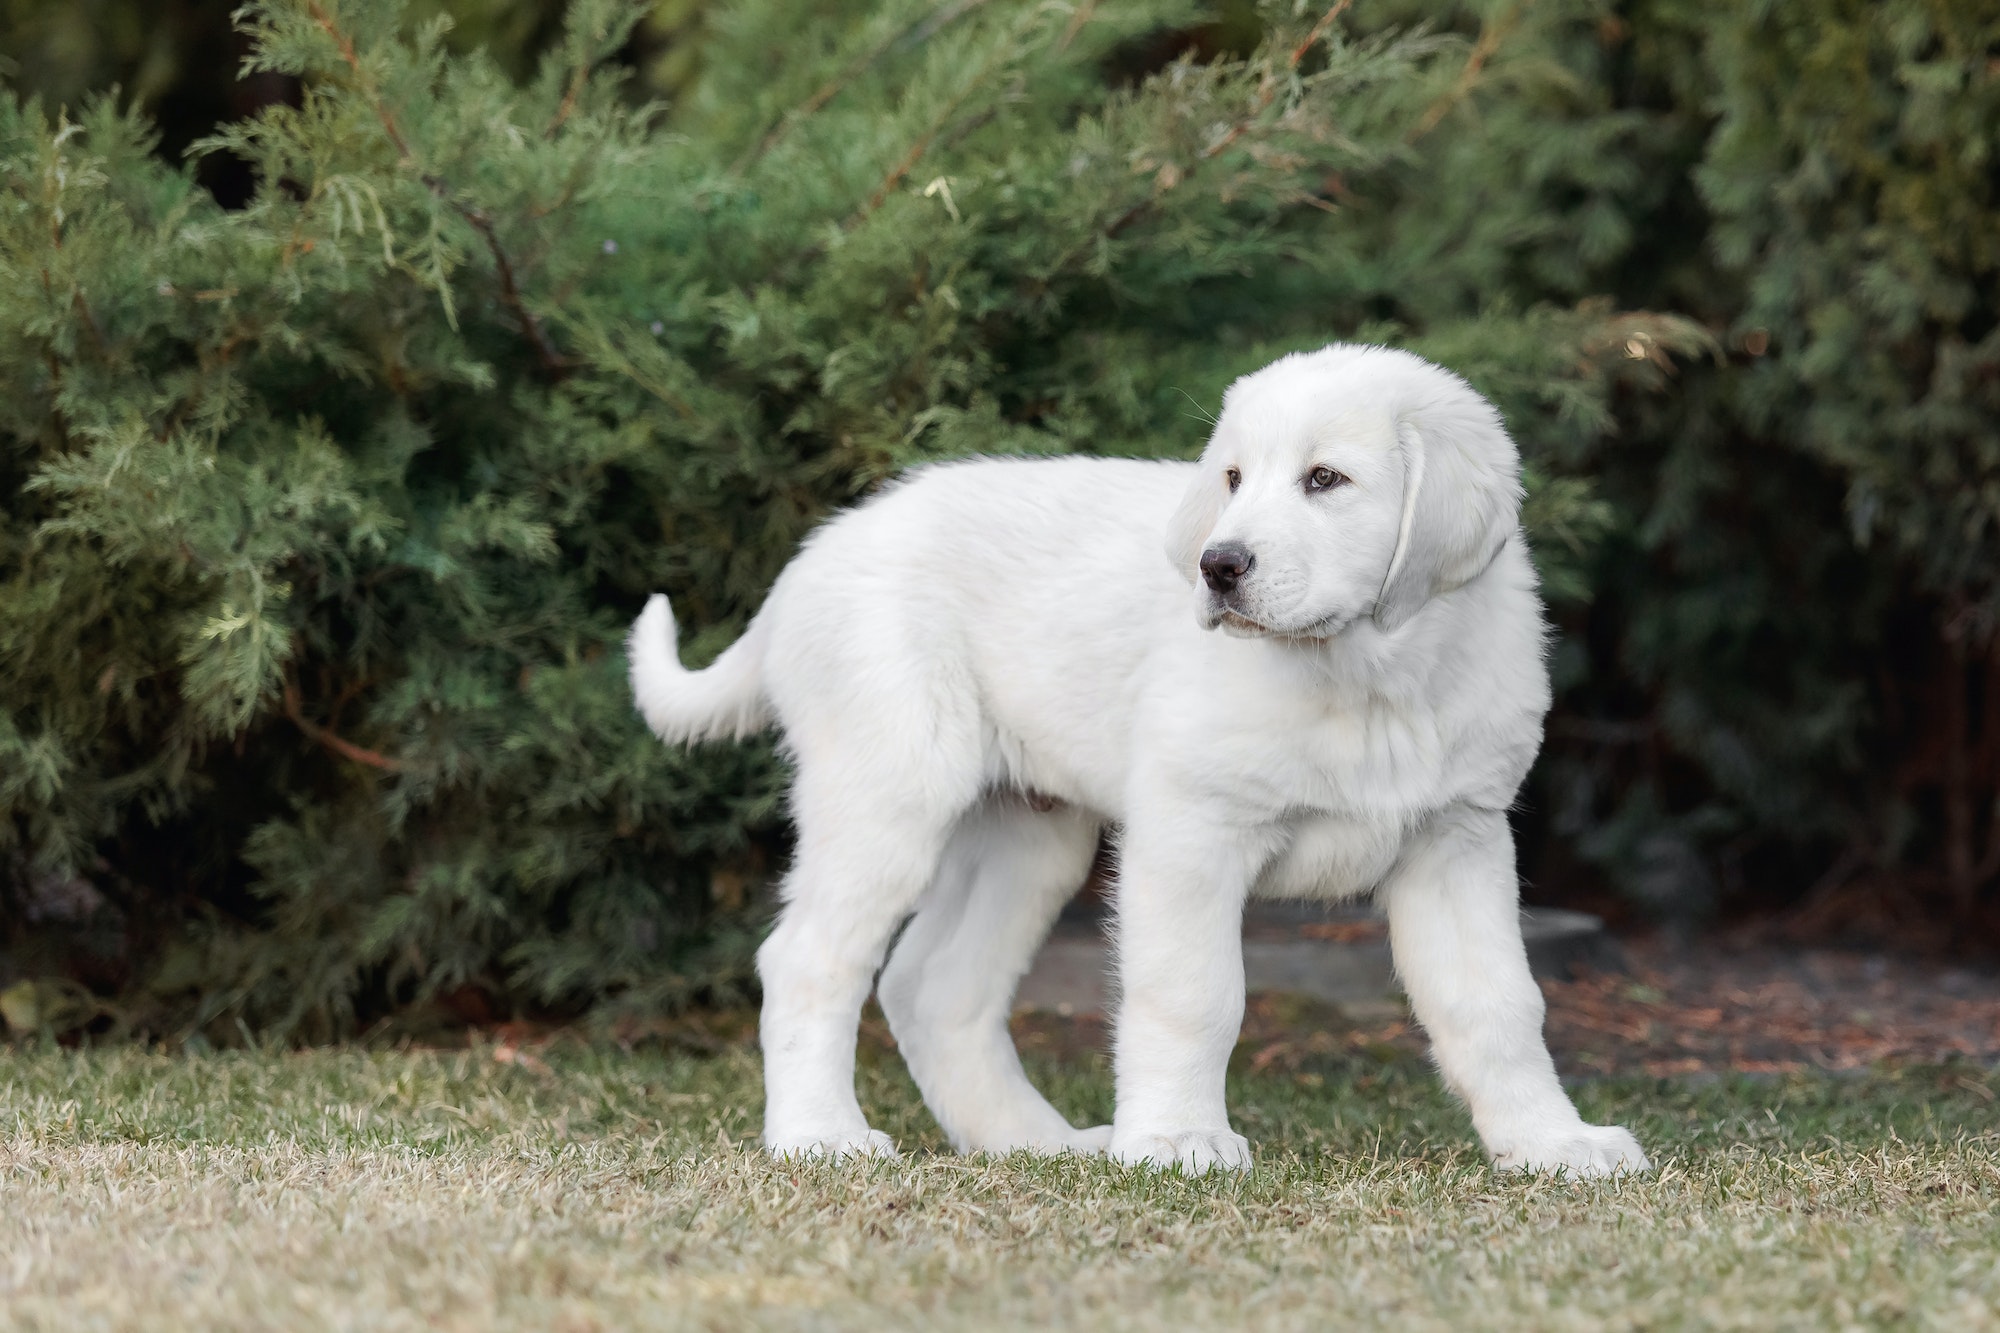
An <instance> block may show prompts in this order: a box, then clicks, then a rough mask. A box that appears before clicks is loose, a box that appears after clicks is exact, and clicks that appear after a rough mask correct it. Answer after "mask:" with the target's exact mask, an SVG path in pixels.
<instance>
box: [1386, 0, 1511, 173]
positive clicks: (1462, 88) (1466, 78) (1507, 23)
mask: <svg viewBox="0 0 2000 1333" xmlns="http://www.w3.org/2000/svg"><path fill="white" fill-rule="evenodd" d="M1520 18H1521V7H1520V6H1519V5H1515V6H1512V7H1510V8H1509V9H1508V10H1507V11H1506V12H1505V13H1504V14H1501V15H1499V16H1498V17H1497V18H1495V19H1493V20H1492V21H1491V22H1489V23H1487V24H1486V25H1485V26H1484V27H1482V28H1481V29H1480V30H1479V40H1478V41H1477V42H1475V43H1473V46H1472V54H1471V55H1469V56H1467V57H1466V58H1465V68H1464V69H1461V70H1460V71H1459V72H1458V78H1456V79H1454V80H1453V81H1452V85H1451V89H1450V91H1448V92H1446V93H1445V94H1444V96H1442V97H1440V98H1438V99H1437V101H1435V102H1432V103H1431V104H1430V105H1429V106H1428V107H1426V108H1424V114H1423V115H1422V116H1420V117H1418V118H1417V124H1416V128H1415V129H1412V130H1411V131H1410V135H1409V137H1408V138H1407V139H1405V140H1404V141H1403V142H1404V143H1415V142H1416V141H1417V140H1419V139H1421V138H1423V137H1424V136H1425V135H1426V134H1429V133H1430V132H1431V131H1432V130H1434V129H1436V128H1437V127H1438V123H1439V122H1440V121H1442V120H1443V119H1444V118H1445V115H1446V114H1447V113H1448V112H1449V111H1450V110H1451V109H1452V108H1453V107H1455V106H1457V105H1458V104H1459V103H1460V102H1463V101H1464V100H1465V99H1466V97H1467V96H1468V95H1469V94H1470V93H1471V92H1472V89H1473V88H1474V86H1475V85H1477V84H1478V82H1479V76H1480V74H1481V72H1482V71H1484V70H1485V68H1486V62H1487V61H1488V60H1491V59H1492V58H1493V53H1494V52H1495V51H1497V50H1499V49H1500V43H1501V42H1503V41H1505V40H1507V34H1508V33H1510V32H1512V31H1513V30H1514V25H1515V24H1516V23H1518V22H1519V21H1520Z"/></svg>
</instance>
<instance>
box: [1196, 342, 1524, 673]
mask: <svg viewBox="0 0 2000 1333" xmlns="http://www.w3.org/2000/svg"><path fill="white" fill-rule="evenodd" d="M1520 507H1521V485H1520V459H1519V456H1518V455H1517V453H1516V452H1515V449H1514V442H1513V441H1512V440H1511V439H1509V438H1508V436H1507V431H1506V428H1505V427H1504V426H1503V425H1502V424H1501V422H1500V416H1499V413H1497V412H1495V411H1494V410H1493V406H1492V404H1490V403H1488V402H1487V401H1486V400H1485V399H1484V398H1482V397H1480V396H1479V395H1478V394H1477V393H1475V392H1474V391H1473V389H1472V387H1471V386H1470V385H1468V384H1467V383H1466V382H1465V381H1464V380H1462V379H1460V378H1459V377H1458V376H1456V375H1453V374H1452V373H1450V372H1449V371H1446V370H1442V369H1440V368H1439V367H1437V366H1434V365H1432V364H1431V363H1430V362H1428V361H1425V360H1423V359H1422V358H1421V357H1417V356H1413V355H1411V354H1410V353H1408V352H1400V351H1396V350H1393V349H1390V348H1385V347H1358V346H1352V345H1349V344H1343V343H1336V344H1335V345H1333V346H1331V347H1327V348H1323V349H1321V350H1320V351H1317V352H1301V353H1295V354H1294V355H1291V356H1287V357H1284V358H1282V359H1281V360H1279V361H1276V362H1273V363H1272V364H1271V365H1269V366H1266V367H1265V368H1264V369H1262V370H1260V371H1257V372H1256V373H1255V374H1252V375H1246V376H1244V377H1243V378H1242V379H1240V380H1238V381H1236V383H1234V384H1232V385H1231V386H1230V387H1229V392H1228V393H1227V394H1225V395H1224V396H1223V400H1222V414H1221V416H1220V417H1219V418H1218V419H1217V422H1216V427H1215V434H1214V436H1213V437H1212V438H1211V439H1210V440H1209V444H1208V448H1207V449H1206V450H1204V451H1203V453H1202V456H1201V463H1200V468H1199V471H1198V472H1197V473H1196V474H1195V478H1194V481H1193V483H1192V484H1191V485H1190V486H1189V487H1188V492H1187V495H1186V497H1185V498H1184V499H1183V500H1182V501H1181V506H1180V509H1179V511H1178V512H1176V513H1175V515H1174V517H1173V520H1172V522H1171V523H1170V524H1169V527H1168V532H1167V556H1168V558H1169V559H1171V560H1172V561H1173V562H1174V568H1176V569H1178V570H1179V571H1180V572H1181V575H1182V577H1184V578H1186V579H1187V580H1188V581H1189V582H1190V583H1192V584H1193V585H1194V588H1195V592H1196V595H1197V614H1198V615H1199V617H1200V619H1201V623H1202V625H1203V627H1204V628H1210V629H1212V628H1214V627H1216V626H1218V625H1220V626H1221V627H1222V628H1223V629H1224V630H1226V631H1228V632H1230V633H1234V634H1243V635H1279V636H1288V637H1300V638H1330V637H1332V636H1333V635H1336V634H1338V633H1340V631H1342V630H1343V629H1346V628H1347V627H1348V626H1349V625H1350V624H1352V623H1354V622H1355V621H1356V620H1359V619H1360V618H1362V617H1364V616H1373V618H1374V620H1375V622H1376V623H1377V624H1378V625H1380V626H1381V627H1382V628H1383V629H1385V630H1393V629H1395V628H1396V627H1397V626H1399V625H1401V624H1402V623H1403V622H1405V621H1406V620H1408V619H1409V618H1410V617H1411V616H1412V615H1414V614H1416V612H1417V610H1418V608H1420V607H1421V606H1423V604H1424V603H1425V602H1427V601H1429V600H1430V599H1431V598H1433V597H1435V596H1438V595H1439V594H1440V593H1444V592H1449V591H1450V590H1451V589H1453V588H1457V587H1460V586H1462V585H1463V584H1465V583H1467V582H1469V581H1471V580H1472V579H1474V578H1476V577H1478V575H1479V574H1480V573H1481V572H1482V571H1484V570H1485V569H1486V567H1487V566H1488V565H1490V564H1491V563H1492V562H1493V559H1494V557H1495V556H1496V555H1497V554H1498V552H1499V550H1500V547H1501V545H1502V544H1503V543H1504V542H1505V541H1506V540H1507V538H1508V537H1509V536H1511V535H1512V534H1513V532H1514V530H1515V527H1516V525H1517V523H1518V522H1519V515H1520Z"/></svg>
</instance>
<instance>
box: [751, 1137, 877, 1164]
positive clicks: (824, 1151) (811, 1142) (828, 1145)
mask: <svg viewBox="0 0 2000 1333" xmlns="http://www.w3.org/2000/svg"><path fill="white" fill-rule="evenodd" d="M764 1150H765V1151H766V1152H768V1153H770V1154H771V1156H773V1157H803V1158H814V1159H836V1160H844V1159H846V1158H850V1157H879V1158H883V1159H886V1160H888V1161H894V1160H896V1157H897V1152H896V1143H895V1140H893V1139H891V1138H890V1137H889V1136H888V1135H887V1134H884V1133H883V1132H882V1131H881V1130H879V1129H862V1130H856V1131H854V1132H852V1133H844V1134H801V1135H777V1136H770V1135H767V1136H766V1137H765V1139H764Z"/></svg>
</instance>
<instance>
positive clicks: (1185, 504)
mask: <svg viewBox="0 0 2000 1333" xmlns="http://www.w3.org/2000/svg"><path fill="white" fill-rule="evenodd" d="M1228 501H1229V488H1228V487H1227V486H1225V485H1223V484H1222V478H1221V477H1219V476H1217V475H1216V472H1215V469H1214V468H1212V467H1210V466H1209V465H1208V464H1207V463H1206V462H1202V463H1199V464H1197V465H1196V467H1195V471H1194V476H1193V477H1191V478H1189V480H1188V488H1187V493H1186V494H1185V495H1183V496H1182V497H1181V507H1180V508H1179V509H1176V510H1175V511H1174V516H1173V517H1172V518H1171V519H1169V520H1167V559H1169V560H1171V561H1173V565H1174V568H1175V569H1176V570H1177V571H1179V573H1180V576H1181V577H1182V578H1184V579H1186V580H1187V581H1188V582H1189V583H1190V584H1193V583H1197V582H1199V581H1200V577H1201V575H1200V572H1199V571H1200V566H1201V552H1202V548H1203V547H1205V546H1207V545H1208V534H1209V533H1211V532H1214V531H1215V524H1216V521H1217V520H1218V519H1220V518H1221V517H1222V507H1223V505H1224V504H1226V503H1228Z"/></svg>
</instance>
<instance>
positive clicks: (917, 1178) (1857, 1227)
mask: <svg viewBox="0 0 2000 1333" xmlns="http://www.w3.org/2000/svg"><path fill="white" fill-rule="evenodd" d="M505 1053H506V1052H505V1051H504V1050H503V1051H502V1052H501V1054H503V1055H504V1054H505ZM544 1055H545V1058H546V1065H543V1064H542V1063H541V1062H540V1061H537V1060H533V1059H530V1060H529V1061H528V1062H527V1063H526V1064H525V1065H524V1064H520V1063H502V1062H501V1061H500V1060H496V1059H495V1049H494V1048H492V1047H482V1048H475V1049H472V1050H467V1051H457V1052H423V1051H414V1052H409V1051H391V1050H364V1049H344V1050H331V1051H313V1052H305V1053H297V1054H254V1053H233V1054H207V1055H200V1056H174V1057H169V1056H162V1055H156V1054H150V1053H146V1052H141V1051H137V1050H130V1049H124V1050H110V1051H102V1052H95V1053H82V1054H78V1053H68V1052H61V1051H55V1050H47V1049H31V1050H16V1051H13V1052H11V1053H10V1052H8V1051H6V1050H5V1049H4V1048H0V1328H6V1329H49V1330H55V1329H62V1330H70V1329H91V1328H98V1329H128V1328H131V1329H137V1328H146V1329H161V1328H174V1327H200V1328H214V1329H236V1328H311V1329H319V1328H325V1329H347V1328H353V1329H371V1330H372V1329H400V1328H426V1329H430V1328H445V1329H489V1328H501V1329H505V1328H524V1329H526V1328H532V1329H566V1330H587V1329H604V1330H613V1329H620V1330H622V1329H651V1328H662V1329H680V1328H688V1329H709V1328H713V1329H739V1328H835V1329H846V1328H852V1329H871V1330H872V1329H882V1328H924V1329H933V1328H935V1329H955V1328H966V1329H971V1328H993V1327H1012V1326H1024V1325H1035V1326H1062V1327H1074V1328H1089V1329H1121V1328H1131V1329H1154V1328H1162V1327H1188V1328H1214V1329H1225V1328H1227V1329H1235V1328H1256V1329H1263V1328H1270V1329H1281V1328H1323V1327H1327V1326H1341V1327H1346V1326H1355V1327H1398V1328H1437V1329H1462V1328H1498V1329H1512V1328H1519V1329H1565V1328H1573V1329H1600V1328H1677V1327H1703V1328H1709V1327H1721V1328H1728V1327H1737V1328H1757V1329H1776V1328H1814V1329H1817V1328H1835V1327H1912V1326H1914V1327H1937V1328H1952V1329H1973V1328H1980V1327H1994V1326H2000V1135H1996V1132H1995V1124H1996V1103H1995V1098H1996V1094H2000V1077H1996V1076H1995V1075H1994V1074H1992V1073H1990V1072H1982V1071H1978V1070H1974V1069H1970V1068H1967V1067H1960V1068H1945V1069H1921V1070H1919V1069H1907V1070H1882V1071H1877V1072H1874V1073H1870V1074H1867V1075H1864V1076H1859V1077H1845V1078H1838V1079H1836V1078H1833V1077H1827V1076H1814V1077H1806V1076H1801V1077H1792V1078H1787V1079H1783V1080H1765V1081H1756V1082H1752V1081H1733V1082H1732V1081H1725V1082H1716V1083H1708V1084H1703V1085H1696V1084H1689V1083H1684V1082H1683V1083H1665V1082H1653V1081H1637V1082H1634V1081H1626V1082H1602V1083H1593V1084H1589V1085H1586V1086H1584V1087H1583V1088H1581V1089H1580V1090H1579V1095H1580V1098H1581V1100H1582V1102H1583V1103H1584V1106H1585V1111H1586V1114H1589V1115H1591V1116H1592V1117H1594V1118H1613V1119H1618V1120H1621V1121H1624V1122H1625V1123H1627V1124H1629V1125H1631V1126H1632V1127H1633V1128H1634V1130H1635V1131H1636V1132H1638V1134H1639V1136H1640V1138H1641V1140H1642V1141H1643V1142H1644V1143H1645V1144H1646V1146H1647V1148H1648V1149H1649V1150H1650V1151H1652V1152H1653V1154H1654V1158H1655V1161H1656V1162H1658V1163H1659V1165H1660V1170H1659V1171H1658V1173H1657V1174H1655V1175H1653V1176H1651V1177H1649V1178H1645V1179H1637V1180H1623V1181H1615V1182H1609V1183H1582V1182H1569V1181H1563V1180H1551V1179H1519V1178H1507V1177H1501V1176H1496V1175H1495V1174H1493V1173H1492V1172H1490V1171H1489V1170H1488V1169H1487V1168H1486V1166H1485V1165H1484V1164H1483V1162H1482V1161H1481V1160H1480V1158H1479V1156H1478V1154H1477V1153H1476V1152H1475V1151H1474V1150H1473V1148H1472V1146H1471V1139H1470V1129H1469V1126H1468V1124H1467V1123H1466V1120H1465V1117H1464V1115H1463V1113H1462V1112H1461V1111H1460V1110H1459V1109H1458V1108H1457V1107H1456V1106H1455V1105H1453V1104H1452V1103H1451V1102H1450V1101H1449V1099H1447V1098H1445V1097H1444V1096H1443V1095H1442V1094H1441V1093H1440V1092H1439V1091H1438V1090H1437V1088H1436V1086H1435V1082H1434V1080H1433V1079H1432V1078H1431V1077H1430V1075H1429V1074H1428V1073H1427V1072H1426V1071H1425V1070H1424V1068H1423V1067H1422V1066H1421V1065H1420V1064H1417V1063H1416V1062H1414V1061H1408V1060H1403V1061H1391V1062H1389V1063H1374V1062H1370V1061H1344V1062H1328V1063H1325V1064H1323V1065H1322V1066H1319V1067H1317V1068H1314V1069H1309V1070H1305V1071H1303V1072H1301V1071H1291V1072H1287V1073H1284V1074H1266V1075H1255V1076H1245V1077H1243V1078H1240V1079H1238V1080H1237V1082H1236V1084H1235V1086H1234V1089H1233V1096H1232V1104H1233V1105H1234V1106H1235V1107H1236V1108H1237V1115H1238V1127H1239V1128H1241V1129H1243V1130H1244V1131H1245V1132H1246V1133H1248V1134H1249V1135H1250V1136H1251V1138H1252V1140H1253V1141H1254V1142H1255V1143H1256V1144H1257V1145H1258V1163H1257V1167H1256V1169H1255V1170H1254V1171H1253V1172H1251V1173H1250V1174H1249V1175H1248V1176H1247V1177H1243V1178H1222V1179H1217V1178H1207V1179H1184V1178H1178V1177H1173V1176H1157V1175H1149V1174H1146V1173H1143V1172H1139V1171H1134V1170H1129V1169H1125V1168H1121V1167H1118V1166H1115V1165H1111V1164H1108V1163H1104V1162H1100V1161H1080V1160H1075V1159H1067V1160H1040V1161H1038V1160H1033V1159H1028V1158H1007V1159H997V1160H995V1159H962V1158H956V1157H952V1156H949V1155H946V1154H943V1153H942V1152H941V1151H940V1149H941V1147H942V1144H941V1143H940V1141H939V1139H938V1136H937V1133H936V1129H935V1127H934V1126H932V1125H931V1124H930V1122H929V1120H928V1119H927V1117H926V1116H925V1114H924V1112H923V1110H922V1108H921V1105H920V1103H919V1102H918V1101H917V1099H916V1097H915V1094H914V1092H913V1091H912V1089H911V1088H910V1086H909V1084H908V1082H907V1081H906V1079H905V1078H904V1077H903V1075H902V1071H901V1068H900V1065H899V1064H898V1063H897V1062H896V1060H895V1058H894V1057H893V1055H890V1054H887V1053H885V1052H881V1051H879V1050H876V1051H868V1052H865V1058H864V1061H863V1072H862V1080H863V1086H864V1100H865V1101H866V1103H867V1104H868V1105H869V1108H870V1111H871V1113H872V1114H873V1115H874V1116H875V1118H876V1123H877V1124H878V1125H881V1126H882V1127H884V1128H887V1129H889V1130H890V1131H891V1132H892V1133H894V1134H895V1135H896V1136H897V1138H898V1140H899V1142H901V1143H902V1144H903V1145H904V1147H905V1149H906V1152H908V1154H909V1155H908V1157H907V1158H906V1160H904V1161H902V1162H896V1163H866V1164H855V1165H844V1166H842V1165H818V1164H784V1163H778V1162H773V1161H770V1160H768V1159H766V1158H765V1157H763V1156H762V1155H761V1154H759V1153H758V1152H756V1151H755V1150H754V1148H753V1144H754V1138H755V1131H756V1124H757V1121H756V1117H757V1094H758V1080H757V1070H756V1064H755V1061H754V1058H753V1057H752V1054H751V1053H750V1052H749V1051H748V1050H746V1049H743V1048H741V1047H732V1048H729V1049H727V1050H725V1051H723V1052H722V1053H721V1054H718V1055H713V1056H693V1055H687V1054H682V1053H675V1052H665V1051H652V1052H646V1051H641V1052H638V1053H624V1052H620V1051H618V1050H616V1049H612V1048H601V1047H588V1046H584V1045H581V1044H575V1045H558V1046H556V1047H554V1048H552V1049H550V1050H548V1051H546V1052H545V1053H544ZM1036 1072H1037V1073H1038V1075H1040V1076H1041V1078H1042V1081H1043V1083H1044V1085H1045V1086H1047V1087H1049V1088H1050V1089H1051V1090H1052V1091H1051V1095H1052V1097H1053V1098H1054V1099H1055V1100H1056V1101H1057V1103H1058V1105H1060V1106H1062V1107H1063V1108H1064V1109H1065V1110H1066V1111H1067V1112H1070V1113H1071V1114H1073V1115H1077V1116H1079V1117H1084V1116H1087V1117H1090V1118H1093V1119H1101V1118H1103V1117H1104V1116H1105V1115H1106V1114H1107V1112H1108V1110H1109V1086H1108V1079H1107V1077H1106V1075H1105V1072H1104V1069H1103V1064H1102V1061H1101V1060H1083V1061H1069V1062H1066V1063H1061V1064H1051V1063H1047V1062H1044V1063H1042V1064H1041V1065H1040V1066H1039V1068H1038V1069H1037V1070H1036Z"/></svg>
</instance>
